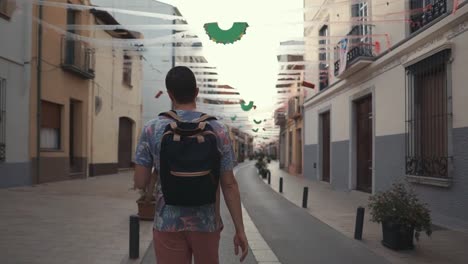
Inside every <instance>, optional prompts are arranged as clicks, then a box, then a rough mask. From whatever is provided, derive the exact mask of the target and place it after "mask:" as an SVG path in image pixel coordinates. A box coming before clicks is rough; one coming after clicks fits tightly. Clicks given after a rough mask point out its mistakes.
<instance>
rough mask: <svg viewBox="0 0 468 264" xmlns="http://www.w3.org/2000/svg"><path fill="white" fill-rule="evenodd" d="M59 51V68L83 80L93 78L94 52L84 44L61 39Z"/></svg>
mask: <svg viewBox="0 0 468 264" xmlns="http://www.w3.org/2000/svg"><path fill="white" fill-rule="evenodd" d="M61 49H62V56H61V57H62V58H61V64H62V65H61V66H62V68H63V69H64V70H66V71H69V72H72V73H75V74H77V75H79V76H80V77H82V78H84V79H93V78H94V77H95V74H94V65H95V56H94V51H93V50H92V49H91V48H89V47H88V46H87V45H86V43H85V42H83V41H79V40H73V39H68V38H66V37H63V38H62V42H61Z"/></svg>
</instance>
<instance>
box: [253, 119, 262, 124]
mask: <svg viewBox="0 0 468 264" xmlns="http://www.w3.org/2000/svg"><path fill="white" fill-rule="evenodd" d="M254 123H255V124H257V125H260V124H261V123H262V120H260V121H257V120H255V119H254Z"/></svg>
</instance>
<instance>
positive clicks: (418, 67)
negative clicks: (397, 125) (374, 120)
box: [406, 50, 451, 178]
mask: <svg viewBox="0 0 468 264" xmlns="http://www.w3.org/2000/svg"><path fill="white" fill-rule="evenodd" d="M450 54H451V52H450V50H444V51H441V52H439V53H437V54H435V55H433V56H431V57H429V58H426V59H424V60H422V61H420V62H418V63H416V64H414V65H412V66H409V67H407V68H406V73H407V80H406V174H407V175H412V176H424V177H436V178H447V177H449V171H448V168H449V161H450V156H449V151H448V149H449V132H450V127H451V125H450V122H451V118H450V117H451V103H450V102H451V96H450V87H449V80H450V70H449V64H448V62H449V58H450Z"/></svg>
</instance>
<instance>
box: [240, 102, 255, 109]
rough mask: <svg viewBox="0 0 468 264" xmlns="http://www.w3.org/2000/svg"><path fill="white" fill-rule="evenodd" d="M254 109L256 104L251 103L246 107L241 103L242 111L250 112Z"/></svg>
mask: <svg viewBox="0 0 468 264" xmlns="http://www.w3.org/2000/svg"><path fill="white" fill-rule="evenodd" d="M253 107H254V102H252V101H250V103H249V104H248V105H245V103H244V102H241V108H242V110H244V111H246V112H248V111H250V110H252V108H253Z"/></svg>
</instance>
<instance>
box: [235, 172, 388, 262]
mask: <svg viewBox="0 0 468 264" xmlns="http://www.w3.org/2000/svg"><path fill="white" fill-rule="evenodd" d="M237 180H238V182H239V187H240V190H241V196H242V203H243V204H244V207H245V208H246V210H247V212H248V213H249V215H250V217H251V218H252V220H253V222H254V223H255V225H256V226H257V228H258V230H259V232H260V233H261V235H262V236H263V238H264V239H265V241H266V242H267V243H268V245H269V246H270V248H271V249H272V250H273V252H274V253H275V254H276V256H277V257H278V259H279V260H280V261H281V263H284V264H311V263H321V264H322V263H323V264H325V263H327V264H328V263H330V264H345V263H360V264H366V263H369V264H376V263H378V264H386V263H388V262H387V261H386V260H385V259H384V258H382V257H380V256H377V255H376V254H374V253H373V252H372V251H370V250H369V249H367V248H366V247H365V246H363V245H362V244H360V242H359V241H355V240H352V239H349V238H348V237H346V236H344V235H342V234H341V233H339V232H338V231H336V230H334V229H332V228H331V227H329V226H328V225H326V224H324V223H323V222H321V221H319V220H318V219H316V218H315V217H313V216H311V215H310V214H309V213H307V212H306V211H305V210H303V209H302V208H299V207H297V206H296V205H294V204H293V203H291V202H289V201H288V200H286V199H285V198H284V197H282V196H281V195H280V194H278V193H276V192H274V191H272V190H271V188H270V187H268V186H267V185H266V184H265V183H264V182H263V181H262V180H261V179H260V178H259V177H258V176H257V173H256V169H255V168H254V167H253V166H247V167H244V168H242V169H240V170H239V171H238V173H237ZM324 202H326V201H324Z"/></svg>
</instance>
